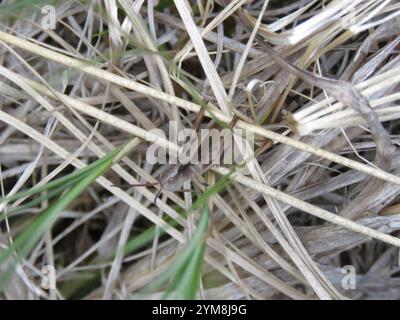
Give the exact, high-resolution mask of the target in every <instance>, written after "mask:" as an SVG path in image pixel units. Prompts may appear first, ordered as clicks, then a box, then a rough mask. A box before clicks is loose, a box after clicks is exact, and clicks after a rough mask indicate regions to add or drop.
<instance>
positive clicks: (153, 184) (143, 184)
mask: <svg viewBox="0 0 400 320" xmlns="http://www.w3.org/2000/svg"><path fill="white" fill-rule="evenodd" d="M158 184H160V182H158V181H156V182H146V183H134V184H125V185H123V186H124V187H126V186H127V187H152V186H156V185H158ZM111 186H112V187H116V188H119V187H122V185H116V184H112V185H111Z"/></svg>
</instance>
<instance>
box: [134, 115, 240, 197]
mask: <svg viewBox="0 0 400 320" xmlns="http://www.w3.org/2000/svg"><path fill="white" fill-rule="evenodd" d="M203 117H204V110H203V109H202V111H200V112H199V114H198V115H197V117H196V120H195V123H194V129H195V130H196V131H198V129H199V126H200V123H201V121H202V119H203ZM237 121H238V117H237V116H236V115H234V116H233V118H232V120H231V122H230V123H229V126H228V127H229V128H230V129H233V127H234V126H235V124H236V122H237ZM199 149H200V146H199ZM222 149H224V147H223V145H222ZM211 160H212V157H211V152H210V154H209V163H208V164H194V163H188V164H180V163H178V164H171V165H168V167H167V168H166V170H165V171H164V172H163V173H162V174H161V175H160V178H159V179H158V181H156V182H147V183H139V184H131V185H130V186H131V187H151V186H157V185H158V186H159V189H158V191H157V193H156V195H155V197H154V200H153V203H154V204H155V205H156V203H157V200H158V198H159V196H160V195H161V193H162V191H163V190H166V191H171V192H192V191H193V190H191V189H188V190H187V189H184V188H183V187H184V185H185V183H186V182H189V181H192V180H194V178H195V177H199V176H201V175H202V174H203V173H204V172H206V171H208V170H209V169H210V168H211V167H212V166H213V165H214V164H213V163H212V161H211Z"/></svg>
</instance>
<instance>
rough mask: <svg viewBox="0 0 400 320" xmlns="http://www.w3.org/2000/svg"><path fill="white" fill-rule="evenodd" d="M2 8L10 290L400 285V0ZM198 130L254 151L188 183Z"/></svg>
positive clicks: (354, 295) (4, 271) (128, 292)
mask: <svg viewBox="0 0 400 320" xmlns="http://www.w3.org/2000/svg"><path fill="white" fill-rule="evenodd" d="M46 4H51V5H54V7H55V8H56V28H55V29H51V28H46V27H45V25H43V17H44V16H45V14H43V13H41V12H40V9H41V8H42V7H43V6H44V5H46ZM0 6H2V7H0V10H1V14H0V53H1V55H0V58H1V60H0V61H1V64H0V109H1V110H0V185H1V191H2V202H1V204H0V210H1V220H0V221H1V226H2V229H1V233H0V289H1V292H0V294H1V297H2V298H5V299H37V298H45V299H71V298H78V299H84V298H85V299H100V298H104V299H129V298H138V299H143V298H145V299H148V298H160V297H163V298H165V297H167V298H169V297H175V298H193V297H197V298H200V299H214V298H218V299H347V298H350V299H377V298H378V299H400V278H399V274H400V262H399V248H400V239H399V238H398V235H399V230H400V209H399V200H400V177H399V174H400V153H399V151H398V145H399V141H398V131H397V130H398V129H399V128H398V127H397V125H399V124H400V123H399V119H400V106H399V105H398V101H400V94H399V88H400V72H399V71H400V59H399V43H400V17H399V16H400V4H399V2H398V1H394V0H393V1H390V0H351V1H350V0H330V1H315V0H297V1H274V0H269V1H268V0H265V1H246V0H232V1H228V0H214V1H213V0H198V1H189V0H174V1H172V0H171V1H168V0H165V1H156V0H154V1H140V0H137V1H130V0H104V1H100V0H85V1H41V0H36V1H35V0H33V1H11V0H10V1H3V3H2V4H1V5H0ZM268 43H269V44H268ZM333 79H335V80H333ZM169 121H175V122H176V124H177V125H176V127H175V128H174V129H173V130H172V131H171V134H172V137H171V139H169V140H167V139H165V138H162V137H160V136H158V135H157V134H155V133H154V131H153V130H152V129H154V128H162V129H163V130H167V129H168V128H167V126H168V123H169ZM197 126H199V127H201V128H218V129H223V128H224V127H225V128H226V127H233V126H234V127H235V128H237V129H241V130H243V131H245V132H247V133H251V134H254V135H255V149H254V150H252V149H251V148H250V147H251V145H250V141H246V143H245V145H244V148H243V149H242V150H241V151H242V154H241V158H242V160H243V159H246V160H247V161H246V162H245V163H244V164H243V165H241V166H228V165H222V166H212V167H209V166H207V167H206V169H205V170H204V171H201V172H199V173H200V174H197V176H196V177H194V176H190V178H191V179H190V180H193V181H188V180H185V181H183V180H184V179H183V178H184V177H183V174H182V177H181V176H178V174H177V173H175V175H174V176H173V178H175V180H174V183H175V185H177V184H176V179H177V178H182V181H181V180H179V181H180V182H182V186H180V188H181V189H182V187H183V189H192V188H193V187H194V188H195V191H194V192H182V190H183V189H182V190H179V188H173V186H175V185H172V182H171V179H170V180H167V178H165V177H166V176H168V172H171V171H168V169H166V168H167V167H166V166H165V165H158V164H157V165H152V164H150V163H148V162H147V161H146V150H147V148H148V147H149V145H150V144H156V145H157V146H159V147H161V148H164V149H167V150H170V151H175V152H178V153H179V152H183V150H182V145H180V144H177V143H176V142H174V141H175V140H174V137H176V136H178V135H179V133H180V132H181V130H183V129H185V128H195V127H197ZM238 139H239V137H238V136H235V141H236V142H237V141H238ZM118 146H123V148H122V150H121V151H118V153H116V152H114V153H112V151H113V150H120V149H115V148H116V147H118ZM111 155H112V157H113V158H112V161H108V160H107V159H109V158H107V157H110V156H111ZM98 159H103V160H98ZM96 160H98V161H97V162H95V161H96ZM102 161H103V162H102ZM104 161H105V162H104ZM107 161H108V162H107ZM90 163H95V164H96V163H97V164H99V167H96V168H95V169H91V168H93V167H91V166H90V165H89V164H90ZM105 163H106V164H107V165H106V164H105ZM103 166H104V167H103ZM85 168H86V169H85ZM175 168H176V167H173V169H172V170H174V169H175ZM75 169H83V171H82V170H81V171H74V170H75ZM100 169H101V170H100ZM85 170H86V171H85ZM96 170H98V171H96ZM166 170H167V171H166ZM72 172H78V173H79V172H80V173H81V175H80V176H79V177H80V179H75V180H68V179H70V177H72V175H71V173H72ZM63 177H64V179H66V180H65V182H64V184H62V185H56V184H54V183H53V184H52V182H51V181H59V180H57V178H63ZM163 177H164V178H163ZM170 178H171V177H170ZM192 178H193V179H192ZM71 179H72V178H71ZM163 179H164V180H163ZM94 180H95V182H94V183H93V184H91V182H92V181H94ZM138 185H140V186H138ZM79 186H81V189H79ZM160 187H161V190H160ZM37 188H41V189H37ZM57 188H58V189H57ZM56 189H57V190H58V192H56V191H57V190H56ZM38 190H39V191H38ZM77 190H81V191H79V192H78V191H77ZM21 191H24V192H25V193H21ZM74 192H75V193H74ZM74 194H75V196H74ZM158 195H160V196H159V197H158ZM68 199H69V200H68ZM50 216H51V218H48V219H46V218H45V217H50ZM40 221H42V223H41V224H40V223H39V222H40ZM46 265H51V266H54V267H55V270H56V288H55V289H50V290H46V289H45V288H43V287H42V286H41V281H42V278H43V277H42V276H43V275H42V268H43V266H46ZM349 265H350V266H352V267H353V268H354V270H355V272H356V275H357V277H356V288H355V289H346V288H345V287H343V279H344V277H345V275H346V274H345V273H343V269H342V268H343V267H344V266H349ZM10 266H11V267H10ZM345 279H346V278H345Z"/></svg>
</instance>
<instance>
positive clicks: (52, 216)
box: [0, 148, 120, 292]
mask: <svg viewBox="0 0 400 320" xmlns="http://www.w3.org/2000/svg"><path fill="white" fill-rule="evenodd" d="M119 151H120V148H116V149H115V150H114V151H113V152H111V153H110V154H108V155H106V156H105V157H103V158H102V159H99V160H97V161H96V162H94V163H97V166H95V167H94V168H93V166H91V167H92V169H91V170H90V171H89V173H88V174H87V175H85V177H84V178H83V179H80V180H79V181H78V182H77V183H76V184H75V185H74V186H73V187H71V188H70V190H69V191H68V192H66V194H65V195H64V196H63V197H61V198H60V199H59V200H58V201H56V202H55V203H53V204H52V205H51V206H50V207H49V208H48V209H46V210H45V211H44V212H43V213H42V214H40V216H38V217H37V218H36V219H35V220H34V221H33V222H32V223H31V224H30V225H29V227H27V228H26V229H25V230H24V231H23V233H22V234H21V235H19V236H18V238H17V239H16V240H15V242H14V245H13V246H10V247H9V248H8V249H7V250H5V251H3V252H2V254H1V255H0V264H7V266H6V268H7V271H6V272H4V273H3V274H2V275H0V292H1V291H2V290H3V289H4V287H5V285H7V284H8V281H9V280H10V276H11V275H12V274H13V271H14V269H15V265H16V261H15V259H14V253H16V254H17V255H18V257H19V258H25V257H26V256H27V255H28V254H29V252H30V251H31V250H32V249H33V248H34V246H35V245H36V243H37V242H38V241H39V239H40V238H41V237H42V236H43V234H44V232H45V231H46V230H47V229H48V228H50V227H51V226H52V225H53V223H54V222H55V221H56V220H57V218H58V214H59V213H60V212H61V211H62V210H64V209H65V208H66V207H67V206H68V205H69V204H70V203H71V202H72V201H73V200H74V199H75V198H77V197H78V196H79V195H80V194H81V193H82V192H83V191H84V190H85V189H86V188H87V187H88V186H89V185H90V184H91V183H92V182H93V181H94V180H95V179H96V178H97V177H99V176H101V175H102V174H103V173H104V172H105V171H107V170H108V169H109V168H110V167H111V166H112V165H113V160H114V157H115V156H116V155H117V154H118V152H119ZM10 259H11V261H10ZM9 270H12V271H9Z"/></svg>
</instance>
